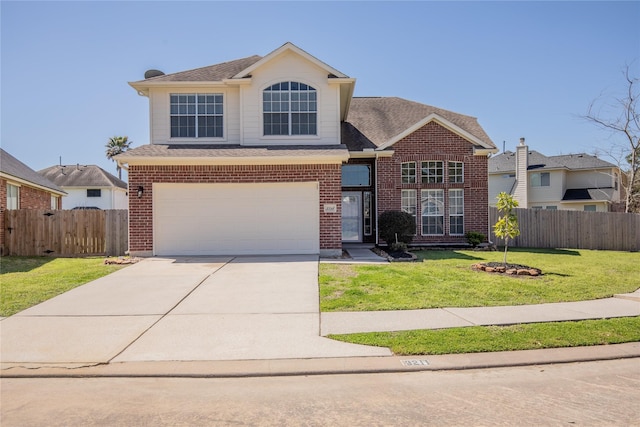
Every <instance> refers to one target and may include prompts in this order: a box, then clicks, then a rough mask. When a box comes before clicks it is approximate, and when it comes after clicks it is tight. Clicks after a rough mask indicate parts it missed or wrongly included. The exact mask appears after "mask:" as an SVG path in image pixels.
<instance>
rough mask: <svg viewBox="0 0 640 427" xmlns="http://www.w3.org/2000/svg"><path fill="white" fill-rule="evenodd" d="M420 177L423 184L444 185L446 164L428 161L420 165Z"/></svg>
mask: <svg viewBox="0 0 640 427" xmlns="http://www.w3.org/2000/svg"><path fill="white" fill-rule="evenodd" d="M420 176H421V177H422V183H423V184H443V183H444V162H443V161H442V160H426V161H424V162H421V163H420Z"/></svg>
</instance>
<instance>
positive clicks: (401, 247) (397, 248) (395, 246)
mask: <svg viewBox="0 0 640 427" xmlns="http://www.w3.org/2000/svg"><path fill="white" fill-rule="evenodd" d="M389 248H390V249H391V252H406V251H407V244H406V243H405V242H397V243H396V242H393V243H392V244H391V245H390V246H389Z"/></svg>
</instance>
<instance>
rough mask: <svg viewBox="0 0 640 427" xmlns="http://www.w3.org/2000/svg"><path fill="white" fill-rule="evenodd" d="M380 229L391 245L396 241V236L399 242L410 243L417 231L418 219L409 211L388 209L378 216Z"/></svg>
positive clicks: (381, 235) (382, 236)
mask: <svg viewBox="0 0 640 427" xmlns="http://www.w3.org/2000/svg"><path fill="white" fill-rule="evenodd" d="M378 230H379V233H380V237H381V238H382V240H384V241H385V242H387V245H389V246H391V245H392V244H394V243H396V238H397V241H398V242H402V243H405V244H409V243H411V241H412V240H413V235H414V234H415V232H416V221H415V219H414V218H413V216H411V214H409V213H407V212H402V211H387V212H383V213H382V214H381V215H380V216H379V217H378ZM396 236H397V237H396Z"/></svg>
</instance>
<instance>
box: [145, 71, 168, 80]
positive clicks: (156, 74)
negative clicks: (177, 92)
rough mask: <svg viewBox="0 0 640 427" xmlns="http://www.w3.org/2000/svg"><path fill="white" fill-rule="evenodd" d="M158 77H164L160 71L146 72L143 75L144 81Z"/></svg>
mask: <svg viewBox="0 0 640 427" xmlns="http://www.w3.org/2000/svg"><path fill="white" fill-rule="evenodd" d="M159 76H164V73H163V72H162V71H160V70H147V71H145V73H144V78H145V79H150V78H152V77H159Z"/></svg>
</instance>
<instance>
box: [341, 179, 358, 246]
mask: <svg viewBox="0 0 640 427" xmlns="http://www.w3.org/2000/svg"><path fill="white" fill-rule="evenodd" d="M342 241H343V242H362V193H361V192H359V191H344V192H343V193H342Z"/></svg>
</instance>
